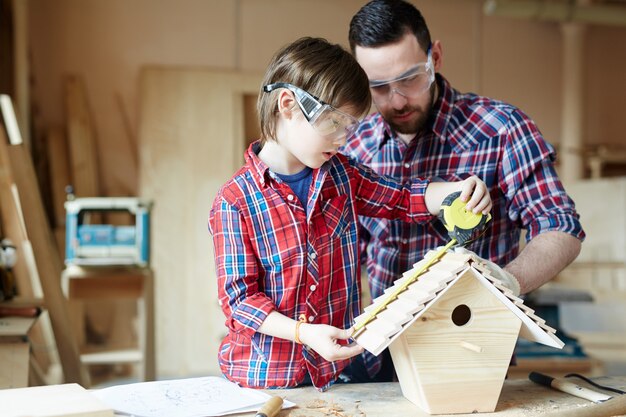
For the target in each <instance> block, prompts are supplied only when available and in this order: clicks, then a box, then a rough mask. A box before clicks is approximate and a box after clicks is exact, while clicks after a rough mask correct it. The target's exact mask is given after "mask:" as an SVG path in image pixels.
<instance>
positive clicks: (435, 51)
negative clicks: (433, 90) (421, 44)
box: [431, 40, 443, 72]
mask: <svg viewBox="0 0 626 417" xmlns="http://www.w3.org/2000/svg"><path fill="white" fill-rule="evenodd" d="M431 54H432V56H433V65H434V67H435V72H439V70H441V66H442V65H443V48H442V47H441V41H439V40H436V41H435V42H433V46H432V50H431Z"/></svg>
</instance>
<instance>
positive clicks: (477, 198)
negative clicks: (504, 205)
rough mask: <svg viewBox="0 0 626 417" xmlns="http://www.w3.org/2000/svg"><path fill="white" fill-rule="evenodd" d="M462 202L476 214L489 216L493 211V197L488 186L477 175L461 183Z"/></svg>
mask: <svg viewBox="0 0 626 417" xmlns="http://www.w3.org/2000/svg"><path fill="white" fill-rule="evenodd" d="M461 201H463V202H466V203H467V204H466V205H465V208H466V209H467V210H471V211H472V212H474V213H480V212H482V213H483V214H487V213H489V212H490V211H491V205H492V203H491V196H490V195H489V190H488V189H487V184H485V183H484V182H483V180H481V179H480V178H478V177H477V176H476V175H472V176H471V177H469V178H468V179H466V180H464V181H461Z"/></svg>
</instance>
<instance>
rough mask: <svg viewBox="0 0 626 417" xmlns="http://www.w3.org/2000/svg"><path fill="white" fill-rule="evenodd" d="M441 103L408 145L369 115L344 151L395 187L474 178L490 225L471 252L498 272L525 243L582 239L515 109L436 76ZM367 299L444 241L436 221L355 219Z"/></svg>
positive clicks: (545, 156) (548, 164)
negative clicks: (542, 237) (547, 237)
mask: <svg viewBox="0 0 626 417" xmlns="http://www.w3.org/2000/svg"><path fill="white" fill-rule="evenodd" d="M437 83H438V86H439V91H440V98H439V99H438V101H437V102H436V103H435V106H434V109H433V115H432V116H431V119H430V120H429V121H428V122H427V123H428V125H427V127H426V128H425V129H423V131H422V132H421V133H419V135H418V136H417V137H416V138H415V139H413V140H412V141H411V142H410V144H408V145H407V144H406V143H404V142H403V141H402V140H400V139H399V138H398V136H397V135H396V134H395V133H394V132H392V131H391V129H390V128H389V125H388V124H387V123H386V122H385V121H384V120H383V119H382V117H381V116H380V114H379V113H374V114H372V115H370V116H368V117H367V118H366V119H365V120H364V121H363V123H361V125H360V126H359V129H358V131H357V132H356V134H355V135H354V136H353V137H351V138H349V139H348V143H347V145H346V146H345V148H344V149H343V152H344V153H346V154H347V155H350V156H352V157H354V158H355V159H356V160H358V161H359V162H362V163H364V164H365V165H367V166H369V167H371V168H372V169H373V170H374V171H376V172H378V173H379V174H381V175H389V176H392V177H394V178H397V179H398V180H400V181H407V180H410V179H411V178H418V177H420V178H433V180H435V178H437V177H439V178H441V179H444V180H446V181H453V180H459V179H465V178H467V177H468V176H470V175H477V176H478V177H479V178H481V179H482V180H483V181H485V183H486V184H487V187H489V190H490V194H491V199H492V201H493V209H492V211H491V214H492V216H493V219H492V221H491V225H490V226H489V228H488V229H487V231H486V233H485V234H484V235H483V238H481V239H480V240H477V241H475V242H474V243H472V244H471V245H470V246H469V249H470V250H472V251H474V252H476V253H477V254H478V255H479V256H481V257H483V258H486V259H490V260H492V261H493V262H495V263H497V264H499V265H506V264H508V263H509V262H511V261H512V260H513V259H514V258H515V257H516V256H517V253H518V250H519V240H520V230H521V229H525V230H526V231H527V234H526V240H527V241H528V240H530V239H532V238H533V237H535V236H537V235H538V234H539V233H542V232H546V231H549V230H558V231H562V232H566V233H569V234H571V235H573V236H575V237H577V238H578V239H581V240H582V239H584V236H585V235H584V232H583V230H582V227H581V225H580V222H579V220H578V219H579V216H578V214H577V213H576V210H575V207H574V202H573V201H572V200H571V199H570V198H569V197H568V195H567V194H566V193H565V190H564V189H563V185H562V184H561V181H560V180H559V178H558V177H557V174H556V172H555V170H554V165H553V162H554V159H555V157H556V154H555V151H554V149H553V148H552V146H550V145H549V144H548V143H547V142H546V141H545V140H544V138H543V136H542V135H541V133H540V132H539V129H538V128H537V126H536V125H535V123H534V122H533V121H532V120H530V119H529V118H528V116H526V115H525V114H524V113H522V112H521V111H520V110H519V109H517V108H515V107H514V106H511V105H509V104H506V103H502V102H500V101H495V100H491V99H488V98H485V97H480V96H477V95H474V94H461V93H459V92H458V91H456V90H454V89H453V88H452V87H451V86H450V84H449V83H448V82H447V80H446V79H445V78H443V77H442V76H440V75H439V74H437ZM359 220H360V223H361V225H362V227H363V230H362V232H361V238H362V240H361V244H362V248H363V249H364V252H363V253H365V251H367V252H366V253H367V273H368V276H369V282H370V289H371V292H372V297H378V296H380V295H381V294H382V293H383V291H384V290H385V289H386V288H387V287H389V286H391V285H392V284H393V282H394V281H395V280H396V279H397V278H398V277H400V275H401V274H402V273H403V272H404V271H407V270H409V269H410V268H411V267H412V265H413V264H414V263H415V262H417V261H418V260H420V259H422V258H423V257H424V254H425V253H426V252H427V251H428V250H430V249H433V248H436V247H437V246H441V245H444V244H445V243H447V242H448V241H449V237H448V234H447V232H446V230H445V229H444V228H443V226H442V224H441V222H439V221H438V220H434V219H433V220H432V221H430V222H428V223H425V224H408V223H404V222H402V221H399V220H386V219H373V218H368V217H360V218H359Z"/></svg>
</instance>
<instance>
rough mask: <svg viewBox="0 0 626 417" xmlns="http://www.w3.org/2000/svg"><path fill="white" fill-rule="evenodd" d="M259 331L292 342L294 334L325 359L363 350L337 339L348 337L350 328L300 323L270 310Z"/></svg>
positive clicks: (348, 356)
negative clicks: (342, 343) (338, 341)
mask: <svg viewBox="0 0 626 417" xmlns="http://www.w3.org/2000/svg"><path fill="white" fill-rule="evenodd" d="M258 331H259V332H261V333H263V334H267V335H269V336H274V337H280V338H281V339H287V340H291V341H294V342H297V340H296V334H298V336H299V337H298V339H300V340H299V342H300V343H302V344H305V345H307V346H310V347H311V349H313V350H314V351H316V352H317V353H319V354H320V355H321V356H322V357H323V358H324V359H326V360H327V361H337V360H340V359H348V358H351V357H353V356H356V355H358V354H360V353H362V352H363V348H362V347H361V346H359V345H357V344H354V343H353V344H350V345H341V344H339V343H337V340H345V339H348V338H350V335H351V334H352V329H348V330H342V329H339V328H337V327H333V326H328V325H325V324H309V323H300V325H299V326H298V322H297V321H295V320H293V319H290V318H289V317H287V316H285V315H283V314H281V313H279V312H278V311H272V312H271V313H270V314H269V315H268V316H267V317H266V318H265V320H264V321H263V324H261V327H259V329H258Z"/></svg>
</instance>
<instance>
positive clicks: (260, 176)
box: [244, 140, 333, 188]
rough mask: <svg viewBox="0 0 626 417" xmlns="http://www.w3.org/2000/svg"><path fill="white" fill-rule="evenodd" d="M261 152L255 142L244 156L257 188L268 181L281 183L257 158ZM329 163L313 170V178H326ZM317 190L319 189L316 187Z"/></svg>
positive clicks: (259, 143) (263, 185)
mask: <svg viewBox="0 0 626 417" xmlns="http://www.w3.org/2000/svg"><path fill="white" fill-rule="evenodd" d="M260 151H261V142H260V141H258V140H257V141H256V142H253V143H251V144H250V146H249V147H248V149H247V150H246V152H245V154H244V158H245V161H246V165H247V166H248V169H249V170H250V172H251V173H252V177H253V178H254V180H255V181H256V182H257V184H258V186H259V188H264V187H267V186H268V185H269V183H270V180H274V181H278V182H281V181H282V180H281V179H280V177H279V176H278V175H276V174H274V173H273V172H272V171H270V168H269V167H268V166H267V164H266V163H265V162H263V161H262V160H261V158H259V152H260ZM331 162H333V161H332V160H331V161H328V162H325V163H324V164H323V165H322V166H321V167H320V168H318V169H314V170H313V178H320V179H321V180H322V181H323V180H324V178H325V177H326V173H327V172H328V170H329V169H330V166H331ZM318 188H319V187H318Z"/></svg>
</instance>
